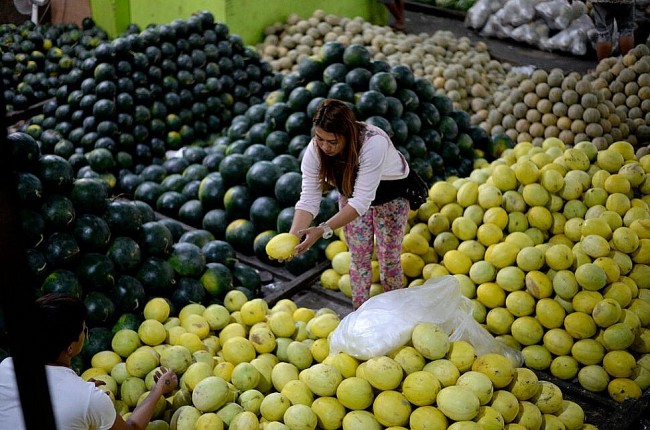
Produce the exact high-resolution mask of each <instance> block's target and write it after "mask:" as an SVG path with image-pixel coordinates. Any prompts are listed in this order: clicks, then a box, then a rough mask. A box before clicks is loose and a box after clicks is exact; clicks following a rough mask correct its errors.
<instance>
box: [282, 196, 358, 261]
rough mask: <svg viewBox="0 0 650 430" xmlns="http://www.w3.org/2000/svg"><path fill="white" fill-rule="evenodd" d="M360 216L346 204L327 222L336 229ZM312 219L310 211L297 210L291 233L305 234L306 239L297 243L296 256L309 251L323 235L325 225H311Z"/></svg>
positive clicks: (300, 235) (299, 235)
mask: <svg viewBox="0 0 650 430" xmlns="http://www.w3.org/2000/svg"><path fill="white" fill-rule="evenodd" d="M358 216H359V213H358V212H357V211H356V209H354V208H353V207H352V206H350V205H348V204H346V205H345V206H343V207H342V208H341V210H339V211H338V212H337V213H336V214H335V215H334V216H333V217H332V218H330V219H328V220H327V221H325V222H326V223H327V225H328V226H330V228H331V229H332V230H336V229H337V228H339V227H343V226H344V225H346V224H347V223H349V222H351V221H353V220H354V219H355V218H357V217H358ZM312 220H313V217H312V215H311V214H310V213H309V212H306V211H303V210H300V209H298V210H296V213H295V214H294V216H293V224H292V225H291V233H292V234H295V235H296V236H298V237H299V238H302V237H303V236H304V239H303V240H302V241H301V242H300V243H299V244H298V245H296V248H295V251H294V256H298V255H300V254H302V253H304V252H305V251H307V250H308V249H309V248H311V247H312V246H314V244H315V243H316V241H318V239H320V238H321V237H322V236H323V233H324V230H323V227H320V226H314V227H309V225H311V222H312ZM294 228H295V229H294Z"/></svg>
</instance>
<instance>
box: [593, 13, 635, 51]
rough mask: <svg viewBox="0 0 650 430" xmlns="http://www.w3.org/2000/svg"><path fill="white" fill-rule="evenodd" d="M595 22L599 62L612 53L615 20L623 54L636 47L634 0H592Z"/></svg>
mask: <svg viewBox="0 0 650 430" xmlns="http://www.w3.org/2000/svg"><path fill="white" fill-rule="evenodd" d="M591 3H592V6H593V12H594V24H595V27H596V33H597V34H598V40H597V41H596V57H597V59H598V62H600V61H601V60H604V59H605V58H607V57H609V56H610V55H611V54H612V50H613V48H614V46H613V45H612V43H613V40H612V37H613V33H614V21H616V26H617V28H618V33H619V37H618V47H619V50H620V52H621V55H625V54H627V53H628V52H630V50H631V49H632V48H634V25H635V24H634V7H635V6H634V0H592V1H591Z"/></svg>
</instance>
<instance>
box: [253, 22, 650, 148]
mask: <svg viewBox="0 0 650 430" xmlns="http://www.w3.org/2000/svg"><path fill="white" fill-rule="evenodd" d="M461 25H462V24H461ZM330 40H337V41H339V42H342V43H344V44H345V45H349V44H352V43H356V44H360V45H364V46H366V47H367V48H368V50H369V51H370V52H371V54H372V57H373V59H376V60H383V61H386V62H387V63H389V64H390V65H395V64H404V65H406V66H408V67H409V68H410V69H411V70H413V73H414V74H415V76H423V77H426V78H428V79H429V80H430V81H431V82H432V83H433V84H434V86H435V87H436V89H437V91H438V92H440V93H442V94H445V95H447V96H448V97H449V98H450V99H451V100H452V101H453V102H454V107H455V108H456V109H462V110H464V111H466V112H468V113H470V114H471V115H472V124H473V125H480V126H481V127H482V128H484V129H485V130H486V131H487V132H488V133H489V134H491V135H494V134H498V133H507V134H508V135H509V136H510V137H511V138H512V139H513V140H514V141H516V142H522V141H529V142H532V143H533V144H535V145H539V144H541V142H542V141H543V140H544V139H546V138H549V137H557V138H559V139H561V140H562V141H563V142H564V143H565V144H568V145H573V144H575V143H578V142H581V141H584V140H589V141H591V142H592V143H594V144H596V146H597V147H598V148H599V149H604V148H605V147H606V146H607V145H609V144H611V143H613V142H615V141H618V140H626V141H628V142H630V143H632V144H633V145H634V146H635V147H636V148H637V149H641V148H644V149H643V151H647V149H645V148H646V147H647V145H648V144H649V143H650V126H648V124H649V120H650V48H648V46H647V45H645V44H639V45H638V46H636V47H635V48H634V49H633V50H632V51H631V52H630V53H628V54H627V55H625V56H624V57H622V58H615V57H613V58H609V59H606V60H603V61H602V62H601V63H600V64H598V66H597V67H596V69H595V71H593V72H591V73H587V74H584V75H581V74H580V73H578V72H568V71H566V72H565V71H562V70H560V69H552V70H544V69H537V70H525V69H522V68H516V67H513V65H512V64H509V63H505V62H500V61H497V60H496V59H494V58H492V56H491V55H490V53H489V51H488V48H487V46H486V45H485V44H484V43H482V42H477V43H473V42H472V41H471V40H470V39H469V38H467V37H460V38H458V37H456V36H455V35H454V34H453V33H451V32H446V31H437V32H435V33H434V34H432V35H429V34H425V33H422V34H402V33H395V32H393V31H392V29H390V28H389V27H384V26H378V25H372V24H370V23H368V22H365V21H363V20H362V19H361V18H345V17H339V16H333V15H326V14H324V13H323V12H322V11H316V12H314V14H313V15H312V16H311V17H309V18H307V19H300V18H299V17H298V16H295V15H293V16H290V17H289V18H288V19H287V21H286V22H284V23H278V24H275V25H273V26H270V27H269V28H267V30H266V36H265V39H264V41H263V42H262V43H260V44H259V45H258V46H257V49H258V51H259V52H260V55H261V57H262V58H263V59H264V60H265V61H268V62H269V63H270V64H271V65H272V66H273V68H274V70H276V71H279V72H282V73H288V72H290V71H292V70H296V69H297V67H298V64H299V63H300V61H301V60H302V59H304V58H305V57H309V56H318V55H319V52H320V47H321V46H322V45H323V44H324V43H325V42H327V41H330ZM641 155H643V153H642V154H641Z"/></svg>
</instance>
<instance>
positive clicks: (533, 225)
mask: <svg viewBox="0 0 650 430" xmlns="http://www.w3.org/2000/svg"><path fill="white" fill-rule="evenodd" d="M649 203H650V156H647V155H646V156H643V157H642V158H640V159H637V158H636V157H635V153H634V148H633V146H632V145H631V144H629V143H627V142H622V141H621V142H615V143H614V144H612V145H611V146H609V147H608V148H607V149H604V150H598V149H597V148H596V147H595V145H593V144H592V143H590V142H587V141H583V142H580V143H578V144H577V145H575V147H572V148H567V147H565V145H564V144H563V143H562V142H561V141H560V140H559V139H557V138H549V139H546V140H545V141H544V142H543V144H542V145H541V146H533V145H532V144H531V143H527V142H521V143H519V144H517V145H516V146H515V148H514V149H511V150H507V151H506V152H505V153H504V154H503V156H502V157H501V158H500V159H497V160H496V161H494V162H492V163H491V164H487V162H485V161H484V160H478V161H477V163H476V169H475V170H474V171H473V172H472V173H471V175H470V177H468V178H449V179H448V180H447V181H441V182H437V183H435V184H433V186H432V188H431V190H430V193H429V199H428V201H427V202H426V203H425V204H424V205H422V206H421V207H420V208H419V209H418V210H417V212H415V211H414V212H413V213H412V215H413V216H412V218H411V220H410V222H409V231H408V232H407V234H406V235H405V238H404V242H403V249H402V267H403V268H404V273H405V275H406V277H407V279H406V280H405V285H419V284H421V283H422V282H424V281H425V280H426V279H428V278H431V277H434V276H440V275H447V274H451V275H454V276H455V277H456V278H458V280H459V281H460V284H461V288H462V291H463V294H464V295H465V296H467V297H469V298H471V299H473V302H474V303H475V305H476V306H475V310H474V317H475V319H476V320H477V321H479V322H480V323H482V324H484V326H485V327H486V328H487V329H488V330H489V331H490V332H491V333H492V334H493V335H495V336H496V337H497V338H498V339H501V340H503V341H504V342H506V343H507V344H508V345H511V346H513V347H515V348H517V349H519V350H521V351H522V352H523V354H524V357H525V364H526V366H527V367H529V368H532V369H536V370H545V371H550V373H551V374H553V375H554V376H556V377H558V378H561V379H563V380H568V381H574V382H577V383H579V384H580V385H581V386H582V387H584V388H585V389H588V390H590V391H593V392H601V391H602V392H608V393H609V395H610V396H611V397H612V398H613V399H615V400H617V401H622V400H623V399H624V398H626V397H631V398H638V397H640V396H641V394H642V391H643V390H645V389H647V388H648V386H650V366H649V363H650V356H649V355H648V353H650V265H649V264H650V208H649ZM343 239H344V238H343ZM337 242H340V243H336V244H332V245H331V246H332V249H334V247H338V248H339V249H343V250H342V251H341V252H339V253H335V254H334V256H333V257H332V259H331V260H332V267H331V269H328V271H326V272H325V273H323V275H322V277H321V283H322V284H323V286H324V287H326V288H331V289H339V290H341V291H342V292H343V293H345V294H347V295H349V276H348V275H347V272H346V270H349V266H346V264H349V263H347V261H349V253H348V252H347V250H346V249H345V248H344V244H345V242H344V240H341V241H337ZM330 255H331V254H330ZM346 260H347V261H346ZM376 269H377V273H376V275H377V276H376V279H375V282H376V283H375V284H373V289H372V293H373V294H377V293H380V292H381V286H380V285H379V283H378V282H379V277H378V275H379V274H378V267H376Z"/></svg>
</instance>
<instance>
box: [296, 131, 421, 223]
mask: <svg viewBox="0 0 650 430" xmlns="http://www.w3.org/2000/svg"><path fill="white" fill-rule="evenodd" d="M365 127H366V130H365V132H364V133H363V136H362V142H361V152H360V154H359V171H358V172H357V178H356V181H355V183H354V190H353V192H352V197H350V198H349V199H348V204H349V205H350V206H352V207H353V208H354V209H355V210H356V211H357V213H358V214H359V215H363V214H364V213H366V211H367V210H368V208H370V204H371V203H372V201H373V200H374V199H375V193H376V191H377V187H378V186H379V182H380V181H382V180H396V179H403V178H405V177H406V176H408V173H409V167H408V163H406V161H405V160H404V157H403V155H402V154H401V153H400V152H399V151H398V150H397V148H395V146H394V145H393V143H392V142H391V140H390V137H388V135H387V134H386V132H384V130H382V129H381V128H379V127H377V126H374V125H372V124H365ZM300 169H301V171H302V191H301V193H300V200H299V201H298V203H296V206H295V207H296V209H302V210H305V211H307V212H309V213H311V214H312V215H313V216H314V218H315V217H316V215H318V211H319V209H320V201H321V199H322V196H323V190H322V187H321V183H320V180H319V176H318V172H319V171H320V157H319V155H318V146H317V145H316V142H315V140H314V139H312V140H311V142H309V145H308V147H307V149H306V151H305V154H304V155H303V159H302V163H301V166H300Z"/></svg>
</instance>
